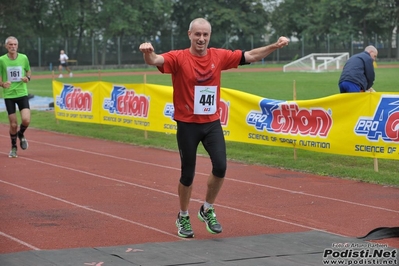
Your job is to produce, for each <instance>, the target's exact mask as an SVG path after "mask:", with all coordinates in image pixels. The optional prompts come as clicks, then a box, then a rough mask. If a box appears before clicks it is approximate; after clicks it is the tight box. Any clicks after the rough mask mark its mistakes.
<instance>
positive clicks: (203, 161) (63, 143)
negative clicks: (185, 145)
mask: <svg viewBox="0 0 399 266" xmlns="http://www.w3.org/2000/svg"><path fill="white" fill-rule="evenodd" d="M7 132H8V127H7V126H6V125H4V124H0V147H2V148H1V150H0V157H1V160H0V198H1V201H0V253H11V252H19V251H27V250H46V249H66V248H80V247H100V246H101V247H105V246H118V245H131V244H140V243H149V242H171V241H192V240H183V239H181V238H179V237H177V235H176V227H175V224H174V223H175V218H176V215H177V212H178V210H179V208H178V197H177V193H176V192H177V183H178V179H179V173H180V170H179V162H180V160H179V156H178V153H177V152H175V151H166V150H160V149H153V148H145V147H138V146H133V145H129V144H123V143H118V142H111V141H105V140H99V139H93V138H85V137H76V136H71V135H64V134H58V133H54V132H47V131H41V130H36V129H33V128H29V130H28V131H27V133H26V136H27V138H28V140H29V149H28V150H26V151H21V150H19V157H18V158H16V159H11V158H8V151H9V146H10V144H9V142H10V141H9V136H8V134H7ZM210 167H211V166H210V162H209V159H208V158H206V157H198V162H197V170H196V178H195V181H194V189H193V194H192V202H191V205H190V210H189V211H190V214H191V216H192V226H193V229H194V231H195V239H210V238H226V237H238V236H252V235H259V234H275V233H289V232H301V231H309V230H320V231H324V232H328V233H332V234H337V235H341V236H348V237H359V236H364V235H366V234H367V233H368V232H369V231H371V230H373V229H375V228H377V227H397V226H399V204H398V202H399V188H393V187H386V186H380V185H374V184H368V183H362V182H356V181H352V180H343V179H338V178H332V177H326V176H316V175H311V174H306V173H299V172H293V171H288V170H281V169H274V168H269V167H263V166H257V165H246V164H241V163H235V162H229V164H228V171H227V177H226V181H225V183H224V187H223V188H222V190H221V193H220V195H219V197H218V200H217V205H216V212H217V214H218V219H219V221H220V222H221V224H222V225H223V229H224V231H223V233H222V234H219V235H211V234H209V233H208V232H207V231H206V229H205V226H204V224H203V223H201V222H200V221H199V220H198V219H197V218H196V213H197V210H198V209H199V207H200V205H201V204H202V202H203V200H204V195H205V189H206V180H207V177H208V174H209V171H210ZM377 242H379V243H384V244H388V245H389V246H391V247H396V248H399V239H398V238H390V239H383V240H378V241H377Z"/></svg>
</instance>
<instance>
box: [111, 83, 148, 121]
mask: <svg viewBox="0 0 399 266" xmlns="http://www.w3.org/2000/svg"><path fill="white" fill-rule="evenodd" d="M103 108H104V110H108V112H109V113H110V114H118V115H127V116H134V117H148V112H149V108H150V100H149V98H148V97H146V96H145V95H139V94H136V92H135V91H134V90H128V89H126V88H125V87H123V86H113V89H112V91H111V98H104V102H103Z"/></svg>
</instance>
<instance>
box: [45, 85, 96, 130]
mask: <svg viewBox="0 0 399 266" xmlns="http://www.w3.org/2000/svg"><path fill="white" fill-rule="evenodd" d="M99 91H100V90H99V84H98V83H97V82H86V83H74V84H65V83H61V82H57V81H53V97H54V112H55V116H56V118H57V119H62V120H69V121H79V122H86V123H100V122H101V120H100V106H99V105H98V103H99V102H100V101H101V99H100V97H101V95H100V93H99Z"/></svg>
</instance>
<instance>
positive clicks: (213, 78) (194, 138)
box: [139, 18, 289, 238]
mask: <svg viewBox="0 0 399 266" xmlns="http://www.w3.org/2000/svg"><path fill="white" fill-rule="evenodd" d="M188 37H189V39H190V41H191V46H190V48H187V49H184V50H175V51H170V52H167V53H163V54H156V53H155V51H154V48H153V46H152V44H151V43H148V42H146V43H142V44H141V45H140V48H139V49H140V51H141V52H142V53H143V56H144V61H145V62H146V63H147V64H148V65H153V66H157V67H158V69H159V71H161V72H162V73H169V74H172V83H173V104H174V109H175V111H174V119H175V121H176V123H177V133H176V136H177V144H178V148H179V151H180V158H181V176H180V182H179V185H178V194H179V201H180V212H179V213H178V215H177V220H176V226H177V228H178V235H179V236H180V237H188V238H190V237H194V231H193V230H192V227H191V223H190V217H189V214H188V207H189V202H190V198H191V191H192V183H193V180H194V175H195V165H196V156H197V147H198V145H199V143H200V142H201V143H202V144H203V146H204V148H205V149H206V151H207V152H208V154H209V156H210V159H211V162H212V172H211V174H210V176H209V178H208V183H207V185H208V189H207V192H206V196H205V202H204V204H203V205H202V206H201V207H200V210H199V212H198V218H199V219H200V220H201V221H202V222H205V224H206V228H207V230H208V231H209V232H210V233H213V234H218V233H221V232H222V226H221V225H220V223H219V222H218V220H217V219H216V214H215V209H214V207H213V204H214V202H215V200H216V197H217V195H218V193H219V191H220V189H221V187H222V184H223V181H224V176H225V174H226V168H227V162H226V144H225V140H224V135H223V130H222V126H221V124H220V117H219V113H218V112H219V108H218V107H219V101H220V78H221V71H222V70H227V69H231V68H237V67H238V66H239V65H244V64H249V63H252V62H256V61H260V60H262V59H263V58H265V57H266V56H268V55H269V54H270V53H272V52H273V51H275V50H277V49H279V48H282V47H284V46H286V45H288V43H289V40H288V39H287V38H286V37H280V38H279V39H278V41H277V42H276V43H274V44H271V45H267V46H263V47H259V48H255V49H252V50H250V51H241V50H235V51H231V50H226V49H216V48H208V44H209V41H210V37H211V25H210V23H209V22H208V21H207V20H206V19H203V18H197V19H194V20H193V21H192V22H191V23H190V26H189V30H188Z"/></svg>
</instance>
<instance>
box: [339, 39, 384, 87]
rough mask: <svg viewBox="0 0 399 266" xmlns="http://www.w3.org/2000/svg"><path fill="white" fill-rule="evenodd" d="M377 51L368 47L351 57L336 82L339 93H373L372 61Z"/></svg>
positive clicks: (372, 47)
mask: <svg viewBox="0 0 399 266" xmlns="http://www.w3.org/2000/svg"><path fill="white" fill-rule="evenodd" d="M377 55H378V50H377V48H375V47H374V46H372V45H369V46H367V47H366V49H364V51H363V52H361V53H358V54H355V55H353V56H352V57H351V58H349V60H348V61H347V62H346V64H345V66H344V69H343V70H342V73H341V77H340V79H339V82H338V86H339V90H340V92H341V93H345V92H365V91H374V89H373V88H372V86H373V83H374V79H375V73H374V65H373V63H374V61H375V59H376V58H377Z"/></svg>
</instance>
